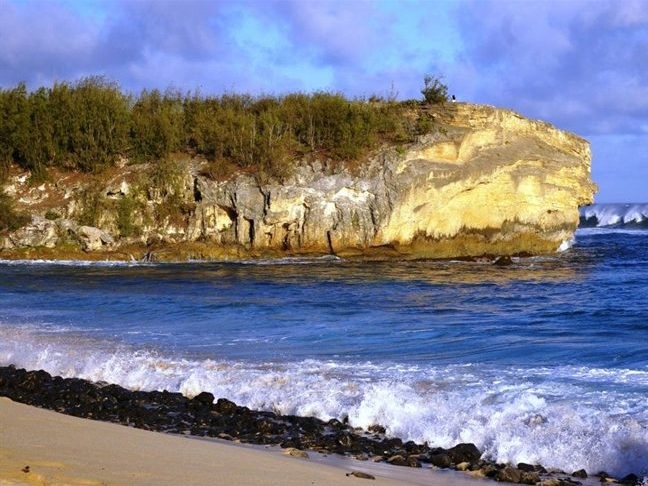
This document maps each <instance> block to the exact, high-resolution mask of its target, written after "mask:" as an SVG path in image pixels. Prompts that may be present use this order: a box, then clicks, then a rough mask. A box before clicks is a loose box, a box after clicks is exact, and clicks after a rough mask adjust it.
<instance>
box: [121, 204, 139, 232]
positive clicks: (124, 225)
mask: <svg viewBox="0 0 648 486" xmlns="http://www.w3.org/2000/svg"><path fill="white" fill-rule="evenodd" d="M136 207H137V203H136V201H135V200H134V199H133V198H132V197H130V196H124V197H123V198H122V199H120V200H119V202H118V203H117V228H118V229H119V234H120V235H121V236H123V237H129V236H133V235H134V234H135V232H136V231H135V230H136V228H135V225H134V224H133V212H134V211H135V209H136Z"/></svg>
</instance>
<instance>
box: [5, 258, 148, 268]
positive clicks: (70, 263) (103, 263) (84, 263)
mask: <svg viewBox="0 0 648 486" xmlns="http://www.w3.org/2000/svg"><path fill="white" fill-rule="evenodd" d="M0 264H2V265H36V266H37V265H59V266H65V267H136V266H151V265H153V264H152V263H144V262H136V261H125V260H6V259H0Z"/></svg>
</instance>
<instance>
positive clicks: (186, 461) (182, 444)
mask: <svg viewBox="0 0 648 486" xmlns="http://www.w3.org/2000/svg"><path fill="white" fill-rule="evenodd" d="M316 456H318V454H316V453H312V454H311V458H310V459H302V458H297V457H290V456H286V455H283V454H282V453H281V452H280V449H279V448H277V447H273V448H270V449H268V450H264V449H263V448H259V447H249V446H240V445H235V444H230V443H227V442H225V441H213V440H209V441H208V440H199V439H192V438H185V437H180V436H173V435H169V434H162V433H157V432H148V431H144V430H138V429H134V428H130V427H124V426H121V425H116V424H110V423H104V422H97V421H93V420H88V419H80V418H76V417H71V416H67V415H63V414H59V413H56V412H52V411H49V410H42V409H39V408H36V407H31V406H28V405H23V404H19V403H15V402H13V401H11V400H9V399H7V398H0V485H2V486H5V485H18V484H25V485H79V486H80V485H157V486H162V485H169V486H171V485H174V486H175V485H180V484H183V485H205V484H209V485H220V484H223V485H226V484H227V485H235V484H241V485H274V484H277V485H279V484H281V485H305V484H308V485H318V484H319V485H353V484H360V485H362V484H365V483H368V484H376V485H406V484H428V485H433V486H434V485H439V486H440V485H452V486H469V485H475V484H477V482H476V480H474V479H470V478H463V477H461V476H460V475H459V474H457V473H446V472H439V471H430V470H425V469H419V470H412V468H398V467H396V466H389V465H381V464H373V463H370V462H361V461H355V460H346V459H341V458H338V459H335V458H333V459H323V460H322V459H321V458H317V457H316ZM27 466H29V469H28V472H24V471H26V470H27V469H25V468H26V467H27ZM351 471H364V472H367V473H370V474H372V475H373V476H375V477H376V479H375V481H370V480H367V479H361V478H357V477H353V476H347V473H350V472H351Z"/></svg>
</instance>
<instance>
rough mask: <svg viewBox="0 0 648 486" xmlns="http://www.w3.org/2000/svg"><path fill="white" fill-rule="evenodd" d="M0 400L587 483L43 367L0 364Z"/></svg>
mask: <svg viewBox="0 0 648 486" xmlns="http://www.w3.org/2000/svg"><path fill="white" fill-rule="evenodd" d="M0 396H6V397H8V398H10V399H12V400H14V401H16V402H20V403H24V404H28V405H33V406H37V407H40V408H45V409H50V410H55V411H57V412H60V413H64V414H68V415H73V416H76V417H82V418H89V419H93V420H100V421H105V422H112V423H118V424H122V425H127V426H131V427H136V428H140V429H145V430H151V431H157V432H167V433H173V434H183V435H193V436H198V437H214V438H220V439H225V440H230V441H238V442H242V443H250V444H276V445H280V446H281V447H282V448H284V449H286V450H287V451H289V453H291V454H293V455H303V452H302V451H305V450H308V451H315V452H318V453H323V454H341V455H345V456H350V457H354V458H356V459H359V460H371V461H374V462H386V463H389V464H393V465H395V466H407V467H432V466H434V467H437V468H442V469H454V470H457V471H465V472H466V473H468V474H471V475H473V476H476V477H487V478H491V479H494V480H496V481H499V482H510V483H519V484H536V485H541V486H568V485H574V484H582V481H583V480H584V479H586V478H588V472H586V471H584V470H580V471H574V472H573V473H571V474H567V473H565V472H564V471H555V470H547V469H545V468H544V467H542V466H541V465H531V464H523V463H520V464H517V465H511V464H498V463H495V462H493V461H489V460H485V459H482V457H481V456H482V452H481V451H480V450H479V449H478V448H477V447H476V446H475V445H474V444H458V445H456V446H454V447H452V448H450V449H444V448H440V447H431V446H429V445H428V444H427V443H425V444H417V443H414V442H412V441H409V442H403V441H402V440H401V439H399V438H392V437H387V436H386V435H385V428H384V427H382V426H380V425H378V424H376V425H373V426H371V427H369V428H368V430H363V429H360V428H354V427H351V426H350V425H349V424H348V423H345V422H340V421H339V420H336V419H332V420H330V421H328V422H325V421H323V420H320V419H317V418H313V417H298V416H293V415H278V414H276V413H273V412H266V411H255V410H250V409H249V408H247V407H242V406H238V405H236V404H235V403H233V402H231V401H229V400H227V399H225V398H219V399H218V400H215V397H214V396H213V395H212V394H211V393H208V392H202V393H200V394H199V395H197V396H195V397H193V398H187V397H185V396H183V395H182V394H180V393H172V392H167V391H150V392H145V391H131V390H127V389H125V388H122V387H121V386H118V385H114V384H107V383H93V382H90V381H88V380H83V379H79V378H62V377H60V376H55V377H53V376H51V375H50V374H49V373H47V372H46V371H43V370H39V371H27V370H25V369H18V368H16V367H15V366H12V365H10V366H5V367H0ZM595 476H596V479H597V480H598V481H600V482H601V483H619V484H627V485H639V484H641V483H642V482H641V479H640V478H638V477H637V476H636V475H634V474H630V475H628V476H626V477H624V478H612V477H611V476H609V475H608V474H606V473H605V472H598V473H597V474H596V475H595Z"/></svg>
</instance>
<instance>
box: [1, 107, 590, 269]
mask: <svg viewBox="0 0 648 486" xmlns="http://www.w3.org/2000/svg"><path fill="white" fill-rule="evenodd" d="M430 116H431V119H432V120H433V129H432V130H431V131H430V132H429V133H428V134H427V135H424V136H421V137H420V138H419V140H418V141H417V142H416V143H414V144H409V145H405V146H397V147H395V146H390V147H383V148H382V149H381V150H379V151H378V152H376V153H374V154H372V156H371V157H370V158H369V159H368V160H366V161H364V162H363V163H362V164H359V165H358V167H356V168H355V169H353V170H351V169H349V168H348V167H347V168H344V169H334V168H331V167H330V166H329V164H328V163H327V161H326V159H325V158H324V157H321V158H318V157H310V158H309V159H308V160H302V161H300V162H299V164H298V166H297V167H296V169H295V170H294V173H293V174H292V175H291V176H290V177H288V178H287V179H286V180H284V181H283V182H282V183H276V182H264V183H259V182H258V177H254V176H252V175H249V174H244V173H236V174H233V175H231V176H229V177H227V178H224V180H215V179H214V178H213V177H208V176H207V175H204V163H203V162H200V161H198V160H192V159H189V158H187V160H183V161H181V162H180V163H177V164H176V165H175V166H174V169H173V170H171V171H168V172H167V173H166V175H164V177H163V179H164V180H163V181H162V183H160V177H159V176H158V177H157V179H156V180H157V182H155V180H154V179H155V177H153V176H151V175H150V170H149V169H150V168H149V167H147V166H144V165H127V164H122V167H120V168H115V169H114V170H113V171H112V173H109V174H107V175H106V177H105V178H104V180H102V181H101V182H97V180H96V179H93V181H94V182H92V183H91V182H90V180H89V179H88V178H87V177H86V178H84V177H83V176H81V175H79V174H61V175H60V176H59V177H57V178H56V180H52V181H51V182H48V183H45V184H42V185H40V186H36V187H34V186H30V185H28V184H27V175H26V174H14V176H13V177H11V178H10V179H9V181H8V183H7V184H6V185H5V192H7V193H8V194H9V195H11V196H13V197H14V198H15V199H16V201H17V203H18V209H19V210H22V211H27V212H28V213H29V214H31V215H32V222H31V223H30V224H28V225H27V226H25V227H23V228H21V229H19V230H17V231H14V232H13V233H9V234H5V235H4V236H0V248H2V249H3V250H2V253H0V256H3V255H5V256H7V257H17V256H18V257H19V256H27V257H37V256H42V255H47V250H44V249H43V248H55V249H56V248H59V249H61V248H64V249H66V251H67V252H68V253H69V254H71V255H73V256H74V251H75V249H77V248H78V249H80V250H82V251H85V252H87V254H88V255H90V256H93V257H97V255H99V256H98V257H100V258H105V257H106V256H109V257H114V258H121V257H124V255H133V257H134V258H140V257H142V255H144V254H149V255H150V252H151V251H153V252H154V253H155V254H156V256H157V257H158V258H161V259H176V258H246V257H255V256H278V255H293V254H336V255H340V256H359V257H367V258H383V257H396V258H450V257H465V256H479V255H514V254H542V253H549V252H554V251H556V250H557V249H558V248H559V247H560V245H561V244H562V243H563V242H565V241H568V240H570V239H571V238H572V235H573V232H574V230H575V229H576V227H577V225H578V222H579V213H578V208H579V206H583V205H587V204H590V203H591V202H592V198H593V194H594V192H595V190H596V187H595V185H594V184H593V183H592V181H591V179H590V148H589V144H588V143H587V142H586V141H585V140H583V139H582V138H579V137H577V136H575V135H573V134H570V133H567V132H564V131H561V130H558V129H556V128H554V127H553V126H551V125H549V124H547V123H543V122H540V121H534V120H529V119H526V118H524V117H522V116H520V115H518V114H517V113H514V112H512V111H509V110H503V109H497V108H493V107H490V106H483V105H472V104H464V103H456V104H452V105H443V106H440V107H437V108H432V109H430ZM149 177H150V178H151V179H147V178H149ZM165 178H166V179H165ZM91 185H92V187H94V188H95V192H94V193H91V192H90V191H89V190H88V187H89V186H91ZM126 202H128V204H126ZM90 206H91V209H92V210H93V211H92V215H93V218H88V208H89V207H90ZM161 208H166V209H165V210H161ZM52 251H53V250H52ZM97 252H98V253H97Z"/></svg>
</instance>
